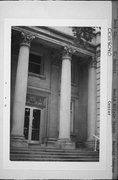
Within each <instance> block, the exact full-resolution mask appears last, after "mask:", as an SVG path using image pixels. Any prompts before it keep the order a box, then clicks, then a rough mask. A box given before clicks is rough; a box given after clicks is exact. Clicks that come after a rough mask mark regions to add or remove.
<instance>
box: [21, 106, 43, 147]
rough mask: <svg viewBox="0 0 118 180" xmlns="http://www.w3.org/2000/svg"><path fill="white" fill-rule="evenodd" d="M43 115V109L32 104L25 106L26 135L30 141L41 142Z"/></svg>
mask: <svg viewBox="0 0 118 180" xmlns="http://www.w3.org/2000/svg"><path fill="white" fill-rule="evenodd" d="M41 117H42V110H41V109H39V108H36V107H30V106H26V107H25V119H24V137H25V139H26V140H27V141H28V143H40V141H41Z"/></svg>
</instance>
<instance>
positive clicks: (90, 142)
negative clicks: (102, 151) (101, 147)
mask: <svg viewBox="0 0 118 180" xmlns="http://www.w3.org/2000/svg"><path fill="white" fill-rule="evenodd" d="M85 145H86V147H87V148H88V149H91V150H94V149H95V141H94V140H93V139H92V140H87V141H86V142H85Z"/></svg>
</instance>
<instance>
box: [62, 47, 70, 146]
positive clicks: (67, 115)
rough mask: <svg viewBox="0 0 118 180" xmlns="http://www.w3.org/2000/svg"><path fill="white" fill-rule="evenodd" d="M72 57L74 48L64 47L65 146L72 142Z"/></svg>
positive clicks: (63, 120) (63, 109)
mask: <svg viewBox="0 0 118 180" xmlns="http://www.w3.org/2000/svg"><path fill="white" fill-rule="evenodd" d="M71 58H72V49H71V48H68V47H64V50H63V55H62V71H61V87H60V116H59V117H60V120H59V142H60V145H62V147H65V148H66V147H67V146H68V145H69V144H68V143H70V103H71ZM70 147H71V145H70Z"/></svg>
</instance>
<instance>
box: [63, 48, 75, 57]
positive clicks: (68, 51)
mask: <svg viewBox="0 0 118 180" xmlns="http://www.w3.org/2000/svg"><path fill="white" fill-rule="evenodd" d="M74 52H75V50H74V49H73V48H72V47H69V46H64V47H63V52H62V58H63V59H66V58H70V59H71V57H72V54H73V53H74Z"/></svg>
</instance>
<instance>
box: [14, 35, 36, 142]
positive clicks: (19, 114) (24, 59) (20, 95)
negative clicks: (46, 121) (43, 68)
mask: <svg viewBox="0 0 118 180" xmlns="http://www.w3.org/2000/svg"><path fill="white" fill-rule="evenodd" d="M21 37H22V41H21V43H20V49H19V56H18V65H17V72H16V83H15V93H14V104H13V119H12V131H11V138H12V143H11V145H16V146H19V140H20V145H21V143H23V139H24V135H23V130H24V114H25V102H26V93H27V80H28V64H29V51H30V43H31V40H32V39H33V38H34V36H32V35H30V34H26V33H23V32H22V33H21ZM14 143H15V144H14Z"/></svg>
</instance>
